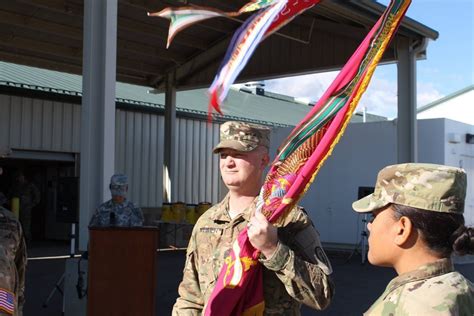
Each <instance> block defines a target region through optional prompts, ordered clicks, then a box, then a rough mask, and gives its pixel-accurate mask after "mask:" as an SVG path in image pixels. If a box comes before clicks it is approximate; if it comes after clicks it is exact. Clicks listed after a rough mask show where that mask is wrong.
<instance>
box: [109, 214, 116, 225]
mask: <svg viewBox="0 0 474 316" xmlns="http://www.w3.org/2000/svg"><path fill="white" fill-rule="evenodd" d="M109 224H110V226H115V213H114V212H110V219H109Z"/></svg>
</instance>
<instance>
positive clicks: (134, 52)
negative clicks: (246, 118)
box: [0, 0, 438, 90]
mask: <svg viewBox="0 0 474 316" xmlns="http://www.w3.org/2000/svg"><path fill="white" fill-rule="evenodd" d="M245 2H246V1H242V0H241V1H234V0H229V1H217V0H207V1H203V0H193V1H182V0H176V1H157V0H118V22H117V25H118V30H117V37H118V38H117V80H119V81H122V82H127V83H133V84H139V85H144V86H150V87H155V88H157V89H158V90H160V89H162V88H163V86H164V78H166V77H167V75H168V74H170V73H173V74H174V75H175V78H176V85H177V87H178V88H179V89H190V88H199V87H204V86H207V85H209V84H210V82H211V81H212V79H213V78H214V76H215V73H216V71H217V69H218V66H219V64H220V62H221V60H222V58H223V55H224V53H225V51H226V49H227V46H228V43H229V41H230V39H231V37H232V35H233V33H234V31H235V30H236V29H237V28H238V27H239V26H240V25H241V23H242V22H243V21H244V19H245V17H239V18H237V19H236V18H233V19H225V18H216V19H212V20H209V21H205V22H203V23H198V24H196V25H193V26H192V27H190V28H189V29H186V30H184V31H183V32H182V33H180V34H179V35H178V36H176V38H175V40H174V42H173V44H172V45H171V47H170V49H166V48H165V45H166V37H167V33H168V21H167V20H164V19H160V18H156V17H148V16H147V12H154V11H158V10H161V9H163V8H164V7H167V6H170V5H176V6H177V5H183V4H184V3H186V4H196V5H207V6H212V7H216V8H219V9H222V10H227V11H231V10H235V9H237V8H239V7H240V6H242V5H243V4H244V3H245ZM83 7H84V2H83V0H16V1H1V2H0V60H4V61H8V62H13V63H18V64H24V65H29V66H35V67H41V68H46V69H51V70H57V71H62V72H69V73H74V74H82V49H83V47H82V41H83V25H82V23H83V11H84V9H83ZM383 9H384V6H383V5H381V4H379V3H377V2H375V1H369V0H361V1H360V0H357V1H356V0H349V1H346V0H344V1H342V0H325V1H323V2H321V3H320V4H319V5H317V6H315V7H313V8H312V9H310V10H308V11H306V12H305V13H304V14H302V15H300V16H298V17H297V18H295V19H294V20H293V21H292V22H291V23H289V24H288V25H286V26H285V27H283V28H282V29H281V30H279V31H278V32H277V33H275V34H273V35H272V36H271V37H269V38H268V39H266V40H265V41H264V42H263V43H261V45H260V46H259V48H258V49H257V51H256V52H255V54H254V56H253V57H252V59H251V60H250V62H249V64H248V65H247V67H246V68H245V70H244V71H243V72H242V74H241V75H240V77H239V78H238V81H241V82H242V81H248V80H260V79H269V78H279V77H284V76H291V75H297V74H307V73H315V72H324V71H329V70H335V69H339V68H340V67H341V66H342V65H344V63H345V62H346V61H347V59H348V58H349V57H350V55H351V54H352V52H353V51H354V50H355V49H356V48H357V46H358V45H359V43H360V41H361V40H362V39H363V38H364V36H365V35H366V33H367V32H368V30H369V29H370V28H371V27H372V25H373V24H374V23H375V21H376V20H377V19H378V17H379V16H380V15H381V13H382V12H383ZM408 14H409V11H408ZM400 37H405V38H409V40H410V41H411V42H412V43H413V44H414V45H415V44H416V43H419V42H422V41H426V39H433V40H434V39H436V38H437V37H438V33H437V32H436V31H434V30H432V29H430V28H428V27H426V26H424V25H422V24H420V23H418V22H416V21H414V20H412V19H409V18H405V19H404V21H403V23H402V25H401V27H400V30H399V32H398V34H397V35H396V37H395V38H394V40H393V41H392V43H391V45H390V47H389V48H388V49H387V51H386V52H385V54H384V57H383V60H382V62H383V63H390V62H394V61H396V56H397V55H396V43H397V39H398V38H400ZM424 55H426V54H425V52H424V51H422V52H421V53H420V55H419V56H418V57H420V58H423V56H424Z"/></svg>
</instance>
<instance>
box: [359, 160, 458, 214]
mask: <svg viewBox="0 0 474 316" xmlns="http://www.w3.org/2000/svg"><path fill="white" fill-rule="evenodd" d="M466 186H467V176H466V172H465V171H464V170H463V169H460V168H455V167H449V166H443V165H435V164H424V163H406V164H399V165H392V166H388V167H385V168H383V169H382V170H380V172H379V174H378V176H377V183H376V184H375V189H374V193H373V194H370V195H368V196H366V197H364V198H362V199H360V200H358V201H355V202H354V203H352V208H353V209H354V210H355V211H356V212H360V213H365V212H372V211H374V210H377V209H380V208H382V207H385V206H387V205H388V204H390V203H395V204H400V205H405V206H411V207H416V208H420V209H423V210H428V211H435V212H446V213H463V212H464V199H465V198H466Z"/></svg>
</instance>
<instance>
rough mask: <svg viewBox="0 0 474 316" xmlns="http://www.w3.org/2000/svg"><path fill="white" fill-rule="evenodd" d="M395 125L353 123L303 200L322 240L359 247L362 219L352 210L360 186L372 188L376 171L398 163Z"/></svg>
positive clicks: (386, 123)
mask: <svg viewBox="0 0 474 316" xmlns="http://www.w3.org/2000/svg"><path fill="white" fill-rule="evenodd" d="M396 150H397V143H396V126H395V124H394V123H393V122H375V123H365V124H363V123H355V124H350V125H349V126H348V128H347V130H346V132H345V134H344V135H343V137H342V138H341V141H340V142H339V143H338V144H337V145H336V147H335V149H334V151H333V154H332V155H331V156H330V157H329V158H328V160H327V161H326V163H325V165H323V167H322V169H321V171H320V173H319V174H318V175H317V176H316V179H315V182H314V183H313V185H312V186H311V187H310V189H309V190H308V192H307V193H306V196H305V197H304V198H303V200H302V201H301V205H302V206H303V207H305V209H306V210H307V212H308V213H309V214H310V216H311V218H312V220H313V222H314V224H315V226H316V228H317V229H318V231H319V232H320V234H321V240H322V241H323V242H325V243H334V244H357V243H358V241H359V239H360V233H361V229H362V222H361V221H362V216H361V215H359V214H357V213H355V212H354V211H353V210H352V202H353V201H355V200H357V194H358V188H359V186H373V185H374V183H375V179H376V176H377V172H378V171H379V170H380V169H381V168H382V167H384V166H385V165H389V164H394V163H396V159H397V154H396Z"/></svg>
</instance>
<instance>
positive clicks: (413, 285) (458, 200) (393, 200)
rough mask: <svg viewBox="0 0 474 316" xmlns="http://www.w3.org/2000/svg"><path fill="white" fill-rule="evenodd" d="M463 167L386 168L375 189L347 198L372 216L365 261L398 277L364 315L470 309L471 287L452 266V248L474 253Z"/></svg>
mask: <svg viewBox="0 0 474 316" xmlns="http://www.w3.org/2000/svg"><path fill="white" fill-rule="evenodd" d="M466 181H467V180H466V173H465V172H464V170H462V169H459V168H454V167H448V166H442V165H434V164H418V163H408V164H400V165H393V166H388V167H385V168H384V169H382V170H381V171H380V172H379V174H378V176H377V183H376V186H375V191H374V193H373V194H370V195H368V196H366V197H364V198H362V199H360V200H358V201H356V202H354V203H353V204H352V207H353V208H354V210H355V211H356V212H371V213H372V214H373V216H374V219H373V221H371V222H370V223H369V224H368V225H367V228H368V230H369V232H370V236H369V240H368V241H369V253H368V259H369V262H370V263H372V264H374V265H377V266H384V267H393V268H394V269H395V270H396V272H397V274H398V276H397V277H396V278H395V279H393V280H392V281H391V282H390V283H389V284H388V286H387V288H386V290H385V292H384V293H383V294H382V296H380V298H379V299H378V300H377V301H376V302H375V303H374V304H373V305H372V306H371V307H370V309H369V310H368V311H367V312H366V313H365V314H364V315H374V316H375V315H432V316H436V315H459V316H472V315H474V286H473V284H472V283H471V282H470V281H469V280H467V279H466V278H465V277H464V276H463V275H461V274H460V273H459V272H457V271H455V270H454V266H453V263H452V261H451V254H452V253H453V252H454V253H456V254H459V255H464V254H474V229H473V228H472V227H466V226H464V217H463V211H464V199H465V197H466V186H467V183H466Z"/></svg>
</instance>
